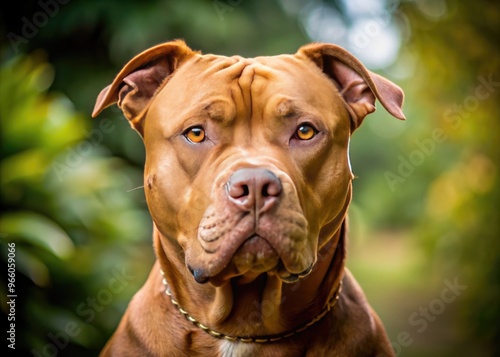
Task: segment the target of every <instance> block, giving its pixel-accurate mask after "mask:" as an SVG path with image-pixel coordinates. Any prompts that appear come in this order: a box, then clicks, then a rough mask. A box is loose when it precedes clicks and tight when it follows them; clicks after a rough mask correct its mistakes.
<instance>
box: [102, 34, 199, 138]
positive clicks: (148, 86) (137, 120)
mask: <svg viewBox="0 0 500 357" xmlns="http://www.w3.org/2000/svg"><path fill="white" fill-rule="evenodd" d="M196 53H197V52H195V51H193V50H191V49H190V48H189V47H188V46H187V45H186V44H185V43H184V41H181V40H177V41H171V42H167V43H164V44H161V45H158V46H155V47H152V48H150V49H148V50H146V51H144V52H142V53H140V54H139V55H137V56H136V57H134V58H133V59H132V60H130V62H128V63H127V64H126V65H125V67H123V69H122V70H121V71H120V73H118V75H117V76H116V78H115V79H114V81H113V83H111V84H110V85H109V86H107V87H106V88H104V89H103V90H102V91H101V93H100V94H99V96H98V97H97V100H96V103H95V107H94V111H93V113H92V117H94V118H95V117H96V116H97V115H99V113H100V112H101V111H102V110H103V109H104V108H106V107H108V106H110V105H112V104H114V103H117V104H118V107H120V109H121V110H122V111H123V114H124V115H125V117H126V118H127V119H128V120H129V121H130V125H131V126H132V128H134V129H135V130H136V131H137V132H138V133H139V134H140V135H141V136H143V134H144V133H143V123H142V121H143V118H144V116H145V114H146V111H147V108H148V107H149V103H150V102H151V100H152V99H153V97H154V96H155V94H156V93H157V91H158V88H159V87H160V86H161V85H162V84H163V83H164V82H165V80H166V78H167V77H169V76H170V75H172V74H173V73H174V71H175V70H176V69H177V68H179V66H180V65H181V64H182V62H184V61H185V60H186V59H188V58H191V57H192V56H194V55H195V54H196Z"/></svg>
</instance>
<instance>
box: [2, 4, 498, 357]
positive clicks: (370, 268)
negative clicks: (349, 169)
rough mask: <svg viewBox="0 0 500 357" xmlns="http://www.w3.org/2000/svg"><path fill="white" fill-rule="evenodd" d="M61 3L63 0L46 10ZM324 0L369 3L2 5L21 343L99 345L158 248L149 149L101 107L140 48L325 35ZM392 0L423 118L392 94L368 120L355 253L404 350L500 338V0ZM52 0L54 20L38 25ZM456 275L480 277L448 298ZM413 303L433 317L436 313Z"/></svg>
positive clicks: (471, 345)
mask: <svg viewBox="0 0 500 357" xmlns="http://www.w3.org/2000/svg"><path fill="white" fill-rule="evenodd" d="M61 2H62V3H64V1H61ZM47 3H51V4H54V3H55V4H57V6H56V7H54V6H53V7H52V8H50V9H52V10H50V11H47V10H43V9H44V7H43V6H42V5H41V4H47ZM369 3H370V2H368V1H367V2H366V4H367V6H368V4H369ZM361 4H363V3H361ZM319 5H322V6H327V7H328V8H330V9H334V10H335V11H336V12H337V13H338V14H339V16H340V17H341V18H342V19H343V20H344V21H345V22H346V23H349V21H352V19H350V18H349V14H348V13H347V11H346V7H345V4H344V2H341V1H333V0H332V1H326V0H325V1H304V2H299V1H292V0H281V1H278V0H272V1H265V0H255V1H250V0H241V1H225V0H221V1H202V0H187V1H168V0H150V1H142V2H138V1H131V0H122V1H118V0H103V1H97V0H89V1H78V0H73V1H70V2H67V3H66V4H60V3H58V2H55V0H54V1H50V0H48V1H41V2H40V1H38V2H37V1H26V2H23V3H21V2H18V3H9V8H7V3H3V4H2V5H1V7H2V9H1V12H0V13H1V18H2V22H1V25H0V26H1V27H0V33H1V40H0V41H1V42H0V57H1V58H0V59H1V70H0V120H1V154H0V155H1V162H0V173H1V176H0V182H1V188H0V193H1V199H2V215H1V218H0V243H1V245H0V249H1V252H0V254H1V256H0V260H1V261H2V262H3V265H2V266H3V268H2V269H4V272H6V271H7V265H6V264H7V244H8V243H12V242H13V243H15V244H16V268H17V274H16V279H17V280H16V293H17V295H18V297H17V299H16V351H15V352H14V351H12V350H10V352H12V353H13V354H12V355H16V354H18V355H35V356H38V355H41V356H56V355H58V356H89V355H90V356H93V355H97V354H98V351H99V350H100V348H102V346H103V344H104V343H105V342H106V340H107V339H108V338H109V336H110V334H111V333H112V332H113V330H114V329H115V328H116V324H117V323H118V321H119V319H120V317H121V315H122V313H123V311H124V309H125V308H126V305H127V303H128V301H129V300H130V298H131V296H132V295H133V293H134V292H135V291H136V290H137V289H138V288H139V287H140V286H141V285H142V283H143V282H144V280H145V279H146V276H147V274H148V271H149V269H150V267H151V265H152V263H153V260H154V256H153V252H152V247H151V220H150V218H149V214H148V212H147V207H146V205H145V200H144V196H143V192H142V164H143V162H144V149H143V146H142V143H141V141H140V139H139V137H138V136H137V135H136V134H135V133H134V132H133V131H132V130H130V128H129V125H128V123H127V122H126V121H125V119H123V117H122V115H121V113H120V112H119V111H118V110H116V109H113V108H110V109H108V110H106V111H105V112H104V113H103V114H102V115H101V116H100V117H99V118H98V119H96V120H93V119H91V117H90V112H91V110H92V107H93V105H94V100H95V98H96V96H97V94H98V93H99V91H100V90H101V89H102V88H103V87H104V86H106V85H107V84H109V83H110V81H111V80H112V79H113V77H114V75H115V74H116V73H117V72H118V70H119V69H120V68H121V66H122V65H123V64H125V63H126V62H127V61H128V60H129V59H130V58H131V57H132V56H134V55H135V54H136V53H138V52H140V51H142V50H144V49H146V48H148V47H149V46H152V45H154V44H157V43H160V42H164V41H168V40H171V39H175V38H183V39H185V40H186V41H187V43H188V44H189V45H190V46H191V47H192V48H194V49H199V50H202V51H203V52H205V53H207V52H212V53H218V54H226V55H232V54H240V55H243V56H256V55H274V54H279V53H293V52H295V51H296V50H297V48H298V47H300V46H301V45H303V44H305V43H307V42H310V41H311V40H312V39H311V38H310V37H309V35H308V32H307V31H305V30H304V27H305V26H304V16H305V13H306V12H307V10H308V9H309V7H311V6H319ZM385 6H386V9H390V10H391V11H390V12H391V14H392V15H393V16H394V20H393V21H394V24H396V25H397V26H398V27H399V28H400V29H401V33H402V36H401V38H400V45H401V47H400V50H399V56H398V58H397V60H396V61H395V63H393V64H392V65H391V66H389V67H387V68H383V69H381V70H378V72H379V73H381V74H382V75H384V76H387V77H389V78H391V79H393V80H394V81H395V82H397V83H398V84H399V85H400V86H401V87H403V88H404V90H405V92H406V102H405V113H406V116H407V118H408V120H407V121H406V122H404V123H403V122H399V121H396V120H394V119H392V118H390V117H389V115H387V114H386V113H384V112H383V110H382V109H380V110H379V111H378V112H377V113H375V114H374V115H372V116H370V117H368V118H367V119H366V120H365V123H364V124H363V126H362V127H361V128H360V129H359V130H358V131H356V132H355V134H354V136H353V139H352V147H351V157H352V166H353V170H354V172H355V174H356V175H357V176H358V179H357V180H356V181H355V193H354V201H353V203H352V206H351V209H350V221H351V238H350V245H349V260H348V266H349V267H350V269H351V270H352V271H353V272H354V274H355V276H356V277H357V278H358V280H359V281H360V283H361V285H362V286H363V288H364V289H365V292H366V294H367V295H368V299H369V301H370V302H371V304H372V305H373V307H374V308H375V310H376V311H377V312H379V314H380V315H381V317H382V320H383V321H384V323H385V325H386V327H387V330H388V333H389V336H390V339H391V341H393V344H394V347H395V350H396V352H397V354H398V356H439V357H443V356H496V355H498V354H499V353H500V348H499V344H498V342H497V341H499V340H500V328H499V327H498V321H499V320H500V311H499V301H500V296H499V295H500V284H499V283H500V259H499V257H500V244H499V242H498V239H499V237H500V229H499V227H500V225H499V223H498V221H499V213H498V212H499V200H500V192H499V184H498V164H499V156H500V155H499V152H500V150H499V146H498V140H499V139H500V138H499V134H498V133H499V132H500V118H499V114H498V113H499V112H500V95H499V87H500V86H499V81H500V71H499V69H500V54H499V52H500V49H499V47H498V45H496V43H497V39H498V38H499V37H500V26H498V23H499V21H500V5H499V4H498V3H496V2H494V1H488V0H480V1H476V2H459V1H452V0H448V1H445V0H440V1H426V0H415V1H401V2H398V1H389V2H387V3H385ZM294 9H295V10H294ZM395 9H396V10H395ZM442 9H444V11H441V12H439V11H437V10H442ZM40 11H45V12H46V13H48V15H46V19H47V21H45V22H44V21H42V20H43V18H40V19H39V24H40V26H35V28H34V29H31V32H30V31H29V30H26V31H28V32H26V33H24V34H23V29H24V28H25V27H24V26H26V25H25V24H26V20H27V21H31V22H33V20H34V16H36V14H37V13H39V12H40ZM436 13H438V14H439V16H437V15H435V14H436ZM433 14H434V15H433ZM325 29H326V27H325ZM325 31H326V30H325ZM339 31H340V29H339ZM12 34H16V35H18V36H23V37H24V40H20V39H19V38H17V40H16V38H15V37H13V35H12ZM487 82H489V83H490V85H489V87H488V86H486V85H485V83H487ZM480 87H481V88H482V89H478V88H480ZM485 88H486V89H485ZM436 133H439V134H440V135H439V136H436V135H437V134H436ZM437 138H439V140H438V139H437ZM417 159H418V160H417ZM412 160H413V162H415V164H412V165H411V168H410V169H409V168H408V167H406V171H405V167H402V165H403V164H402V163H403V162H404V161H406V162H411V161H412ZM403 166H404V165H403ZM410 171H411V173H409V172H410ZM391 175H392V176H391ZM394 177H397V178H396V179H395V181H394ZM5 277H6V274H5V273H2V280H1V284H0V288H1V291H0V301H1V303H2V313H3V316H2V319H3V320H4V321H7V314H8V313H9V310H8V306H7V304H6V302H7V294H8V292H7V284H6V280H5ZM454 281H458V282H459V283H460V285H463V286H466V288H465V290H463V292H461V293H460V295H457V296H456V299H455V300H454V301H453V302H451V303H446V304H443V303H442V301H443V299H442V297H441V296H442V295H441V294H442V292H443V289H445V288H446V286H447V285H446V284H447V283H446V282H454ZM436 301H438V302H436ZM439 301H441V304H440V303H439ZM441 306H442V307H443V308H442V309H440V307H441ZM438 308H439V309H438ZM437 310H439V313H436V311H437ZM426 312H427V315H426ZM415 314H416V315H415ZM412 316H413V317H415V316H418V318H419V319H424V320H425V322H426V326H425V329H423V331H420V330H419V327H421V326H422V325H418V326H416V325H415V323H412V321H415V319H413V320H412ZM4 343H5V344H7V343H6V342H5V339H4Z"/></svg>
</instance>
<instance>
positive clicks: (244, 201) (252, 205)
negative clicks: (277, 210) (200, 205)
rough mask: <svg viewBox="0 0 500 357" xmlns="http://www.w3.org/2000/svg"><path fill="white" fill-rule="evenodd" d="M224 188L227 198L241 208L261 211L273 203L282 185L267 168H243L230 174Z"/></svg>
mask: <svg viewBox="0 0 500 357" xmlns="http://www.w3.org/2000/svg"><path fill="white" fill-rule="evenodd" d="M226 190H227V196H228V198H229V200H230V201H231V202H233V203H234V204H236V206H238V207H239V208H241V209H242V210H245V211H251V210H256V211H257V212H259V213H262V212H264V211H266V210H268V209H269V208H270V207H272V206H273V205H274V204H275V202H276V201H277V200H278V198H279V197H280V196H281V194H282V191H283V187H282V185H281V180H280V179H279V178H278V177H277V176H276V175H275V174H274V173H273V172H271V171H270V170H268V169H263V168H244V169H239V170H237V171H235V172H234V173H233V174H232V175H231V177H230V179H229V181H228V183H227V185H226Z"/></svg>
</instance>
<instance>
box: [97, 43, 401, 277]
mask: <svg viewBox="0 0 500 357" xmlns="http://www.w3.org/2000/svg"><path fill="white" fill-rule="evenodd" d="M376 100H379V101H380V103H381V104H382V105H383V106H384V108H385V109H386V110H387V111H388V112H389V113H390V114H392V115H393V116H394V117H396V118H399V119H404V115H403V113H402V111H401V107H402V104H403V92H402V90H401V89H400V88H399V87H398V86H396V85H395V84H394V83H392V82H390V81H389V80H387V79H385V78H383V77H381V76H379V75H377V74H375V73H372V72H370V71H368V70H367V69H366V68H365V67H364V66H363V65H362V64H361V63H360V62H359V61H358V60H357V59H356V58H354V57H353V56H352V55H351V54H349V53H348V52H347V51H346V50H344V49H342V48H340V47H338V46H335V45H331V44H311V45H307V46H304V47H302V48H300V49H299V51H298V52H297V53H296V54H294V55H280V56H273V57H256V58H242V57H239V56H233V57H225V56H216V55H202V54H200V53H198V52H195V51H192V50H191V49H190V48H188V47H187V46H186V45H185V43H184V42H182V41H173V42H169V43H165V44H162V45H159V46H156V47H153V48H151V49H149V50H147V51H145V52H143V53H141V54H139V55H138V56H136V57H135V58H133V59H132V60H131V61H130V62H129V63H128V64H127V65H126V66H125V67H124V68H123V69H122V70H121V72H120V73H119V74H118V75H117V77H116V78H115V80H114V81H113V83H112V84H111V85H109V86H108V87H106V88H105V89H103V91H102V92H101V94H100V95H99V97H98V99H97V103H96V106H95V109H94V113H93V116H96V115H98V114H99V113H100V112H101V110H103V109H104V108H105V107H107V106H109V105H111V104H113V103H117V104H118V106H119V107H120V108H121V109H122V111H123V113H124V115H125V117H126V118H127V119H128V120H129V121H130V123H131V125H132V127H133V128H134V129H135V130H136V131H137V132H138V133H139V134H140V135H141V137H142V138H143V140H144V144H145V147H146V165H145V175H144V176H145V179H144V180H145V191H146V198H147V202H148V207H149V209H150V212H151V215H152V217H153V221H154V224H155V227H156V229H158V231H159V232H160V233H161V237H162V241H163V242H162V244H165V245H168V246H169V247H171V248H172V249H173V250H171V251H176V252H182V253H181V254H180V255H179V256H180V257H181V258H182V259H183V260H184V264H185V265H186V267H187V268H188V269H189V270H190V271H191V272H192V274H193V276H194V278H195V280H196V281H197V282H199V283H204V282H207V281H210V282H211V283H212V284H214V285H220V284H223V283H224V282H226V281H227V280H228V279H231V278H235V277H239V279H241V280H242V281H251V280H252V279H254V278H255V277H257V276H258V275H260V274H262V273H267V274H275V275H277V276H279V277H280V278H281V279H282V280H283V281H285V282H293V281H296V280H297V279H298V278H300V277H301V276H305V275H307V274H308V273H309V272H310V270H311V268H312V267H313V265H314V264H315V262H316V260H317V258H318V251H320V249H321V247H322V246H324V245H325V244H326V243H327V242H328V240H329V239H331V237H332V235H333V234H334V233H335V232H336V231H337V230H338V229H339V227H340V225H341V224H342V222H343V219H344V216H345V213H346V210H347V207H348V205H349V202H350V198H351V180H352V173H351V169H350V164H349V157H348V148H349V139H350V135H351V133H352V132H353V131H354V130H355V129H357V128H358V127H359V126H360V124H361V122H362V121H363V119H364V118H365V117H366V115H367V114H369V113H371V112H373V111H374V110H375V101H376Z"/></svg>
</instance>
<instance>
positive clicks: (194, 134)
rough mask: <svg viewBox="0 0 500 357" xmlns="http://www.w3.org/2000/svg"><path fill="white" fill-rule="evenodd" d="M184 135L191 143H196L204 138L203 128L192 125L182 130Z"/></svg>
mask: <svg viewBox="0 0 500 357" xmlns="http://www.w3.org/2000/svg"><path fill="white" fill-rule="evenodd" d="M184 136H185V137H186V138H187V139H188V140H189V141H191V142H192V143H195V144H198V143H201V142H202V141H204V140H205V129H203V128H202V127H200V126H194V127H192V128H189V129H188V130H186V131H185V132H184Z"/></svg>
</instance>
